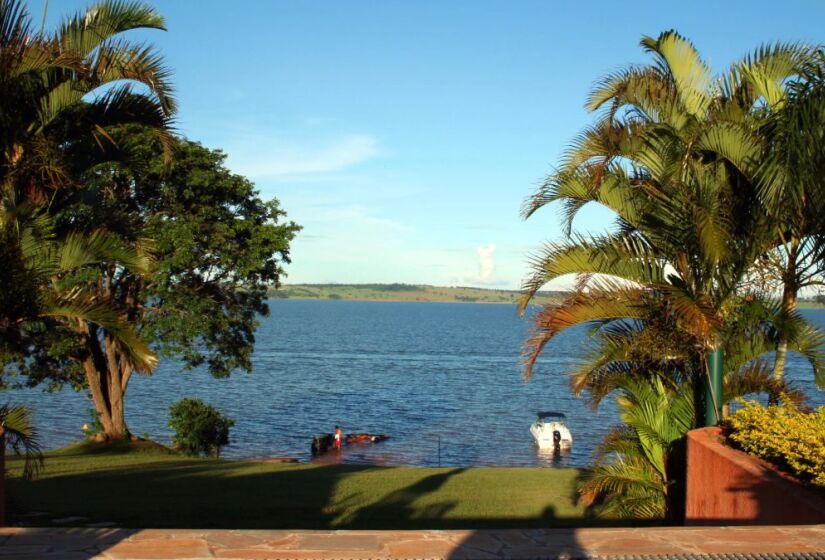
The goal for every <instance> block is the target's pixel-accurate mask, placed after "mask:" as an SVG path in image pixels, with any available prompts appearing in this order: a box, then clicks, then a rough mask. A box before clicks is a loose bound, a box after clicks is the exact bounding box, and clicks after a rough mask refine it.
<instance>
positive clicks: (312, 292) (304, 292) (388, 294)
mask: <svg viewBox="0 0 825 560" xmlns="http://www.w3.org/2000/svg"><path fill="white" fill-rule="evenodd" d="M271 295H272V296H273V297H286V298H289V299H345V300H366V301H437V302H453V303H462V302H463V303H471V302H478V303H513V304H515V303H516V302H517V301H518V299H519V296H520V292H518V291H515V290H487V289H482V288H464V287H443V286H425V285H412V284H291V285H286V286H282V287H281V288H280V289H279V290H277V291H275V292H272V294H271ZM561 297H562V294H561V293H560V292H540V294H539V295H538V296H537V297H536V298H535V300H534V303H538V304H543V303H551V302H557V301H560V299H561Z"/></svg>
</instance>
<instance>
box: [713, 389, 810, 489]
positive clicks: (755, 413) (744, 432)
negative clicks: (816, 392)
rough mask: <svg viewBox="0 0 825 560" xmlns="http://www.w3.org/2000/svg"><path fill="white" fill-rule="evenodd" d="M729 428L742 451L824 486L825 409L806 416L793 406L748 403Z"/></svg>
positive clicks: (731, 420) (730, 436)
mask: <svg viewBox="0 0 825 560" xmlns="http://www.w3.org/2000/svg"><path fill="white" fill-rule="evenodd" d="M726 424H727V428H728V429H729V434H728V438H729V439H730V440H731V441H732V442H734V443H735V444H736V445H737V446H739V447H740V448H741V449H742V450H743V451H745V452H747V453H750V454H751V455H756V456H757V457H762V458H763V459H765V460H767V461H770V462H771V463H774V464H775V465H777V466H778V467H779V468H781V469H784V470H788V471H790V472H791V473H792V474H794V475H795V476H797V477H799V478H800V479H802V480H806V481H809V482H812V483H813V484H816V485H817V486H825V406H821V407H819V408H818V409H817V410H816V411H814V412H803V411H800V410H799V409H798V408H796V407H795V406H793V405H792V404H787V403H783V404H781V405H778V406H773V405H772V406H767V407H766V406H763V405H761V404H760V403H758V402H754V401H749V402H744V403H743V406H742V408H741V409H739V410H737V411H736V412H734V413H733V414H732V415H731V416H730V417H728V419H727V421H726Z"/></svg>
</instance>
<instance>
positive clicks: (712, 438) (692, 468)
mask: <svg viewBox="0 0 825 560" xmlns="http://www.w3.org/2000/svg"><path fill="white" fill-rule="evenodd" d="M816 523H825V494H820V493H819V492H816V491H814V490H812V489H811V488H809V487H806V486H803V485H801V484H800V483H798V482H796V481H795V480H794V479H793V478H791V477H790V476H787V475H784V474H782V473H780V472H778V471H777V470H776V469H774V468H773V467H772V466H771V465H769V464H768V463H766V462H765V461H762V460H761V459H758V458H756V457H752V456H750V455H748V454H746V453H743V452H741V451H738V450H736V449H732V448H730V447H728V446H726V445H724V444H723V443H722V437H721V430H720V429H719V428H701V429H698V430H693V431H691V432H689V433H688V441H687V504H686V511H685V524H686V525H725V524H727V525H794V524H816Z"/></svg>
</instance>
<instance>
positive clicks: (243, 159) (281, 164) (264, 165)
mask: <svg viewBox="0 0 825 560" xmlns="http://www.w3.org/2000/svg"><path fill="white" fill-rule="evenodd" d="M228 153H229V158H228V159H229V165H230V167H232V168H233V169H234V170H235V171H237V172H239V173H242V174H244V175H246V176H249V177H272V176H278V175H307V174H320V173H330V172H333V171H341V170H342V169H346V168H348V167H351V166H353V165H357V164H359V163H363V162H365V161H367V160H370V159H372V158H374V157H376V156H378V155H379V154H380V153H381V150H380V148H379V146H378V141H377V140H376V139H375V138H373V137H372V136H368V135H364V134H350V135H347V136H344V137H341V138H338V139H336V140H333V141H328V142H326V143H325V144H322V145H319V144H318V143H317V142H315V143H302V142H290V141H285V140H284V139H283V138H280V139H279V138H267V137H266V136H264V135H261V134H254V135H249V136H248V137H246V138H242V139H237V145H235V146H233V147H232V148H231V149H229V150H228Z"/></svg>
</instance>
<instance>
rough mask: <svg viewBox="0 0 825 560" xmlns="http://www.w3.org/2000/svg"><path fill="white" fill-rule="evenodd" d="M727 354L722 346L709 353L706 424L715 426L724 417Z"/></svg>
mask: <svg viewBox="0 0 825 560" xmlns="http://www.w3.org/2000/svg"><path fill="white" fill-rule="evenodd" d="M724 363H725V355H724V352H723V350H722V347H721V346H717V347H716V348H714V349H713V350H711V351H710V353H709V354H708V379H707V386H706V388H705V426H715V425H717V424H718V423H719V421H720V420H721V419H722V403H723V395H722V391H723V389H722V371H724V369H725V368H724Z"/></svg>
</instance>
